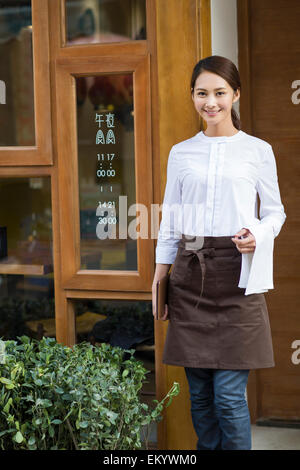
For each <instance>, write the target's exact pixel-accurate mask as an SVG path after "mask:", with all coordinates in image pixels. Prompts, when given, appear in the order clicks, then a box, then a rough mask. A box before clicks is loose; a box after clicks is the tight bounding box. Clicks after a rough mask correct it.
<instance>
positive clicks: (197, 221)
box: [152, 56, 286, 450]
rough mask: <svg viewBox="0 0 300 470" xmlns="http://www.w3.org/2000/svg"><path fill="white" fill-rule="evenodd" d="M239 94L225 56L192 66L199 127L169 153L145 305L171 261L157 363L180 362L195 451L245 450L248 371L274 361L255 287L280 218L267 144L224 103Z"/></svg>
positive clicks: (260, 288)
mask: <svg viewBox="0 0 300 470" xmlns="http://www.w3.org/2000/svg"><path fill="white" fill-rule="evenodd" d="M240 90H241V84H240V77H239V73H238V70H237V68H236V66H235V65H234V64H233V63H232V62H231V61H230V60H228V59H227V58H225V57H221V56H210V57H206V58H205V59H202V60H200V61H199V62H198V63H197V64H196V66H195V67H194V70H193V74H192V79H191V93H192V99H193V102H194V106H195V109H196V111H197V112H198V113H199V115H200V116H201V117H202V118H203V119H204V120H205V121H206V123H207V128H206V130H205V132H203V131H201V132H199V133H197V134H196V135H195V136H193V137H191V138H190V139H187V140H185V141H183V142H180V143H177V144H176V145H174V146H173V147H172V149H171V151H170V155H169V159H168V167H167V183H166V188H165V194H164V201H163V210H162V220H161V224H160V228H159V234H158V240H157V247H156V270H155V275H154V279H153V296H152V297H153V305H155V286H156V283H157V281H158V280H159V279H161V278H162V277H163V276H164V275H165V274H166V273H167V272H168V271H169V268H170V266H171V265H172V264H173V267H172V270H171V274H170V279H169V290H168V305H166V306H165V314H164V317H163V320H167V319H168V320H169V324H168V330H167V336H166V341H165V345H164V352H163V363H164V364H170V365H176V366H183V367H184V368H185V373H186V377H187V380H188V383H189V390H190V399H191V413H192V420H193V425H194V428H195V431H196V433H197V436H198V442H197V449H198V450H202V449H236V450H237V449H241V450H248V449H251V426H250V417H249V409H248V405H247V401H246V399H245V391H246V385H247V381H248V374H249V371H250V369H260V368H266V367H274V365H275V363H274V356H273V347H272V337H271V331H270V324H269V316H268V310H267V305H266V301H265V297H264V292H267V291H268V290H269V289H273V288H274V286H273V248H274V239H275V237H276V236H277V235H278V234H279V232H280V230H281V227H282V225H283V223H284V221H285V218H286V214H285V212H284V207H283V205H282V203H281V198H280V191H279V186H278V179H277V168H276V162H275V157H274V153H273V149H272V146H271V145H270V144H269V143H267V142H266V141H264V140H262V139H259V138H257V137H254V136H252V135H249V134H247V133H246V132H244V131H242V130H241V125H240V121H239V118H238V116H237V114H236V113H235V111H234V109H233V108H232V104H233V103H234V102H236V101H237V100H238V99H239V97H240ZM257 194H258V195H259V199H260V210H259V216H260V218H258V214H257ZM153 314H154V315H155V311H154V307H153Z"/></svg>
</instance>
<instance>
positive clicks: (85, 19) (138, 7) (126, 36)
mask: <svg viewBox="0 0 300 470" xmlns="http://www.w3.org/2000/svg"><path fill="white" fill-rule="evenodd" d="M65 5H66V35H67V38H66V42H67V44H68V45H73V44H83V43H104V42H110V43H112V42H123V41H132V40H137V39H146V0H66V3H65Z"/></svg>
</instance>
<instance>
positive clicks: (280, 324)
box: [237, 0, 300, 424]
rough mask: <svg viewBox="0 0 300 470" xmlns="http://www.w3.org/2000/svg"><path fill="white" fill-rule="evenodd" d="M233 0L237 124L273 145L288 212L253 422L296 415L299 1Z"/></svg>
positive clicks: (252, 391)
mask: <svg viewBox="0 0 300 470" xmlns="http://www.w3.org/2000/svg"><path fill="white" fill-rule="evenodd" d="M237 6H238V31H239V38H238V47H239V69H240V74H241V83H242V92H241V100H240V105H241V108H240V109H241V120H242V127H243V130H244V131H246V132H249V133H250V134H253V135H255V136H257V137H259V138H262V139H264V140H266V141H267V142H269V143H270V144H271V145H272V146H273V149H274V153H275V156H276V161H277V171H278V179H279V186H280V191H281V197H282V201H283V204H284V207H285V212H286V214H287V219H286V222H285V224H284V226H283V228H282V230H281V232H280V234H279V236H278V238H276V239H275V251H274V287H275V289H274V290H271V291H269V292H268V293H267V294H265V296H266V301H267V305H268V309H269V316H270V324H271V330H272V336H273V345H274V355H275V364H276V365H275V367H274V368H271V369H260V370H257V371H251V372H250V376H249V385H248V399H249V404H250V409H251V417H252V422H256V421H257V420H259V421H268V422H273V423H274V424H276V421H277V420H289V421H299V420H300V402H299V393H300V374H299V372H300V364H299V359H298V357H299V344H300V341H299V339H300V322H299V297H298V287H299V280H300V279H299V269H298V266H299V262H298V261H299V256H300V249H299V230H300V204H299V189H298V187H299V176H300V155H299V144H300V138H299V122H300V104H299V77H300V63H299V50H300V35H299V23H300V3H299V1H298V0H276V2H274V1H272V0H264V1H263V2H261V1H259V0H238V3H237ZM297 90H298V91H297ZM297 349H298V353H297Z"/></svg>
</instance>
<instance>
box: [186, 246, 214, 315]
mask: <svg viewBox="0 0 300 470" xmlns="http://www.w3.org/2000/svg"><path fill="white" fill-rule="evenodd" d="M184 256H196V257H197V258H198V260H199V263H200V267H201V278H202V282H201V292H200V295H199V299H198V301H197V302H196V305H195V308H197V307H198V305H199V302H200V300H201V297H202V294H203V287H204V279H205V273H206V265H205V260H204V258H207V257H208V256H209V257H210V258H213V257H214V256H215V248H201V249H199V250H185V252H184Z"/></svg>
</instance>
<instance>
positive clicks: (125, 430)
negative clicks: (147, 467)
mask: <svg viewBox="0 0 300 470" xmlns="http://www.w3.org/2000/svg"><path fill="white" fill-rule="evenodd" d="M18 340H19V342H17V341H13V340H10V341H5V355H4V363H1V364H0V448H1V449H2V450H9V449H15V450H17V449H31V450H36V449H39V450H49V449H50V450H52V449H53V450H63V449H68V450H69V449H77V450H104V449H110V450H111V449H122V450H125V449H140V448H141V447H142V442H141V438H140V433H141V430H142V429H143V428H144V427H145V426H146V428H147V427H148V429H149V425H150V423H153V422H155V421H159V420H160V419H161V418H162V416H161V412H162V410H163V406H164V405H166V406H168V405H169V404H170V403H171V401H172V398H173V397H174V396H176V395H177V394H178V392H179V385H178V383H176V382H175V383H174V384H173V387H172V388H171V390H170V391H169V393H168V394H167V395H166V397H165V398H164V399H163V400H162V401H161V402H160V403H158V401H157V400H153V402H154V403H155V406H154V409H153V410H150V409H149V407H148V405H147V404H145V403H142V402H141V401H140V397H139V390H140V389H141V387H142V385H143V383H144V382H145V377H146V374H147V370H146V369H145V368H144V367H143V364H142V363H141V362H140V361H137V360H136V359H135V358H134V357H133V354H134V350H129V351H126V350H124V349H121V348H117V347H112V346H110V345H109V344H105V343H103V344H101V346H99V347H94V346H92V345H91V344H90V343H87V342H83V343H80V344H77V345H75V346H74V347H73V348H69V347H67V346H64V345H62V344H59V343H57V342H56V340H55V339H54V338H45V337H44V338H43V339H42V340H41V341H37V340H34V339H30V338H29V337H28V336H21V337H18ZM126 356H127V359H126Z"/></svg>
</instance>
